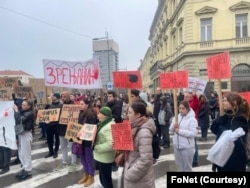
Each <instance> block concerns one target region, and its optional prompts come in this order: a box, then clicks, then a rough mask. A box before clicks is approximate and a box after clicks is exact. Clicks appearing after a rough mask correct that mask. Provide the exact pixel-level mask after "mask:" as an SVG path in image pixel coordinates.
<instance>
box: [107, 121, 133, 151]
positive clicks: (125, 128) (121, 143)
mask: <svg viewBox="0 0 250 188" xmlns="http://www.w3.org/2000/svg"><path fill="white" fill-rule="evenodd" d="M111 131H112V138H113V149H114V150H127V151H133V150H134V144H133V138H132V132H131V126H130V123H129V122H128V121H125V122H122V123H116V124H112V125H111Z"/></svg>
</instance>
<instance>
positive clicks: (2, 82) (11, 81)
mask: <svg viewBox="0 0 250 188" xmlns="http://www.w3.org/2000/svg"><path fill="white" fill-rule="evenodd" d="M16 86H18V77H3V78H0V88H3V87H9V88H12V87H16Z"/></svg>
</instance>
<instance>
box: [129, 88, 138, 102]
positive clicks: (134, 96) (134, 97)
mask: <svg viewBox="0 0 250 188" xmlns="http://www.w3.org/2000/svg"><path fill="white" fill-rule="evenodd" d="M130 97H131V103H133V102H134V101H136V100H138V99H140V91H139V90H138V89H132V90H131V96H130Z"/></svg>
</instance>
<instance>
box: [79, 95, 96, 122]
mask: <svg viewBox="0 0 250 188" xmlns="http://www.w3.org/2000/svg"><path fill="white" fill-rule="evenodd" d="M82 101H83V102H84V103H85V104H86V105H88V107H87V109H85V110H84V111H83V116H84V117H93V118H94V117H96V116H97V114H96V110H95V109H94V107H93V105H92V103H91V101H90V100H89V99H88V98H85V99H83V100H82Z"/></svg>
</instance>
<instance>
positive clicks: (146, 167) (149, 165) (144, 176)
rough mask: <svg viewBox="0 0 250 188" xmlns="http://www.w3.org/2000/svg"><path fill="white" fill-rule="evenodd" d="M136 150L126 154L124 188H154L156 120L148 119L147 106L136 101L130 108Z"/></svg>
mask: <svg viewBox="0 0 250 188" xmlns="http://www.w3.org/2000/svg"><path fill="white" fill-rule="evenodd" d="M128 117H129V121H130V122H131V128H132V134H133V138H134V150H133V151H130V152H126V153H125V154H126V155H125V159H126V160H125V165H124V171H123V181H122V182H123V186H122V187H123V188H138V187H143V188H154V187H155V182H154V169H153V151H152V139H153V135H154V134H155V132H156V127H155V123H154V120H153V119H152V118H148V117H147V109H146V105H145V104H144V103H142V102H140V101H135V102H133V103H132V104H131V106H130V107H129V112H128Z"/></svg>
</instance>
